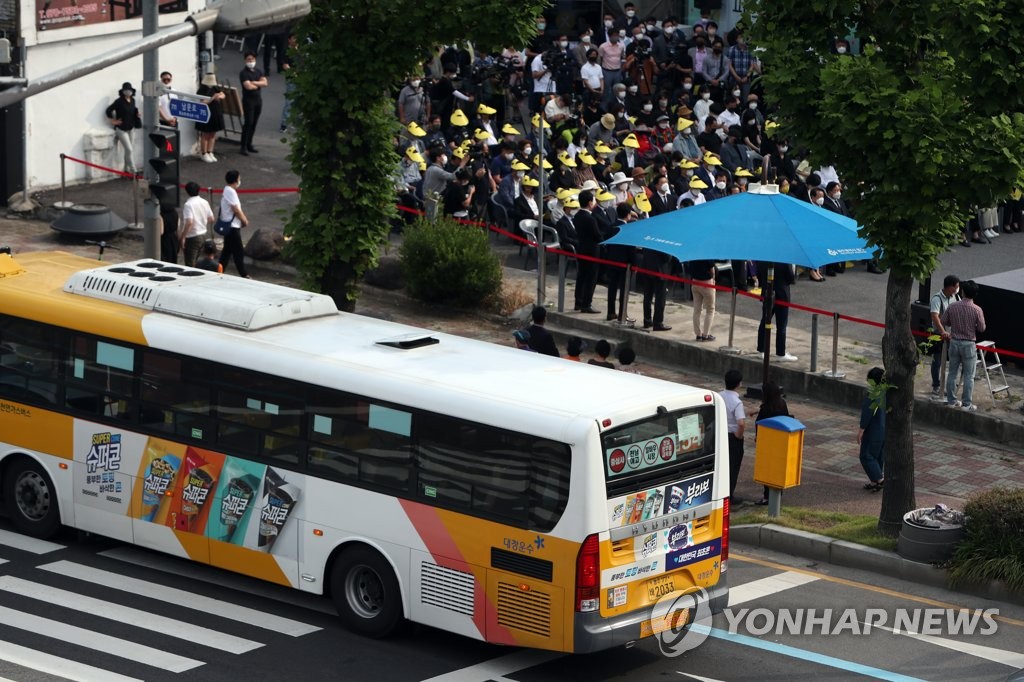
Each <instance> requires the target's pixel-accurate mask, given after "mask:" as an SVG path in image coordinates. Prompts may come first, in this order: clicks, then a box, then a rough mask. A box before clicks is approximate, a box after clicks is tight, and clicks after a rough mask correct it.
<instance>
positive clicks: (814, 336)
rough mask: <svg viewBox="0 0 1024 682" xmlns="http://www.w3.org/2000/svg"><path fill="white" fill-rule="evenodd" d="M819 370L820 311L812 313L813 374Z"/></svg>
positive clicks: (811, 370)
mask: <svg viewBox="0 0 1024 682" xmlns="http://www.w3.org/2000/svg"><path fill="white" fill-rule="evenodd" d="M817 371H818V313H811V369H810V372H811V374H814V373H815V372H817Z"/></svg>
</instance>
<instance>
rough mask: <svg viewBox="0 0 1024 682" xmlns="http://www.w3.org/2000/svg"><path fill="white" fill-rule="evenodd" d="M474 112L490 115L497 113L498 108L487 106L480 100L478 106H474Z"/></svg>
mask: <svg viewBox="0 0 1024 682" xmlns="http://www.w3.org/2000/svg"><path fill="white" fill-rule="evenodd" d="M476 113H478V114H487V115H488V116H491V115H493V114H496V113H498V110H497V109H495V108H494V107H489V106H487V105H486V104H484V103H483V102H481V103H480V106H478V107H477V108H476Z"/></svg>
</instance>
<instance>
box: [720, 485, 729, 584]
mask: <svg viewBox="0 0 1024 682" xmlns="http://www.w3.org/2000/svg"><path fill="white" fill-rule="evenodd" d="M728 564H729V498H728V497H727V498H725V499H724V500H722V573H725V569H726V568H728Z"/></svg>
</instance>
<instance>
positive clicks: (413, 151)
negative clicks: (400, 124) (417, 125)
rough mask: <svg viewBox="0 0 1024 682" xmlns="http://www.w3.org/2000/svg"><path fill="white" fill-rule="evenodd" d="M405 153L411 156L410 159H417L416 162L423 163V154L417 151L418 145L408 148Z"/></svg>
mask: <svg viewBox="0 0 1024 682" xmlns="http://www.w3.org/2000/svg"><path fill="white" fill-rule="evenodd" d="M405 155H406V156H408V157H409V160H410V161H415V162H416V163H423V156H422V155H421V154H420V153H419V152H418V151H416V147H409V148H407V149H406V150H405Z"/></svg>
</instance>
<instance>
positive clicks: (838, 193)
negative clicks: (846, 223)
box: [832, 192, 843, 201]
mask: <svg viewBox="0 0 1024 682" xmlns="http://www.w3.org/2000/svg"><path fill="white" fill-rule="evenodd" d="M832 198H833V199H835V200H836V201H839V200H840V199H842V198H843V193H842V192H836V193H835V194H833V195H832Z"/></svg>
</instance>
